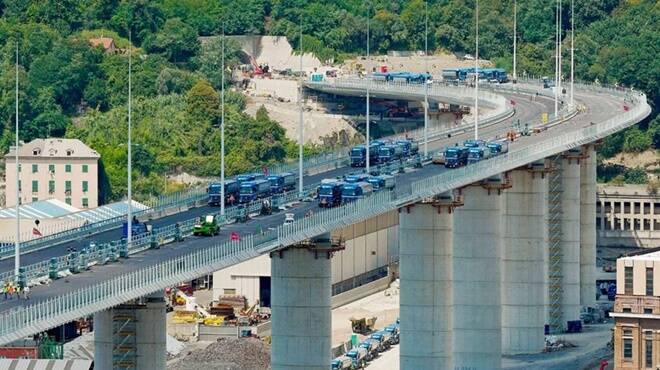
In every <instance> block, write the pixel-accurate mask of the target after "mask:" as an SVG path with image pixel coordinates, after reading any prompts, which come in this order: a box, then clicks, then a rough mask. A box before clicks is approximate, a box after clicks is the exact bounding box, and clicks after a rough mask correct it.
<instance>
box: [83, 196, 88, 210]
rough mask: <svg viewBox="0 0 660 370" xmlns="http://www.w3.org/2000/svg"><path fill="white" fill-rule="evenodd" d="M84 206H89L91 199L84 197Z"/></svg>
mask: <svg viewBox="0 0 660 370" xmlns="http://www.w3.org/2000/svg"><path fill="white" fill-rule="evenodd" d="M82 206H83V208H87V207H89V199H87V198H82Z"/></svg>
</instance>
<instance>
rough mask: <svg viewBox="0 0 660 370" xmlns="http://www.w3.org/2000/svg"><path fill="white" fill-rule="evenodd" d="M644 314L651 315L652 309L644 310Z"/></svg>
mask: <svg viewBox="0 0 660 370" xmlns="http://www.w3.org/2000/svg"><path fill="white" fill-rule="evenodd" d="M644 313H645V314H647V315H651V314H652V313H653V309H652V308H645V309H644Z"/></svg>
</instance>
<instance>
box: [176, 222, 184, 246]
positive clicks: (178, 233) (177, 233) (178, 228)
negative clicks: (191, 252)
mask: <svg viewBox="0 0 660 370" xmlns="http://www.w3.org/2000/svg"><path fill="white" fill-rule="evenodd" d="M174 240H175V241H176V242H180V241H182V240H183V237H182V236H181V225H179V223H178V222H177V223H175V224H174Z"/></svg>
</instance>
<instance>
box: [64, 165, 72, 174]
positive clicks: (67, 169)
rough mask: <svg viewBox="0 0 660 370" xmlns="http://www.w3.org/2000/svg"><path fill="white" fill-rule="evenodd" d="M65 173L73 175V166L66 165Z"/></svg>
mask: <svg viewBox="0 0 660 370" xmlns="http://www.w3.org/2000/svg"><path fill="white" fill-rule="evenodd" d="M64 172H66V173H71V165H70V164H65V165H64Z"/></svg>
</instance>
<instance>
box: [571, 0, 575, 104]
mask: <svg viewBox="0 0 660 370" xmlns="http://www.w3.org/2000/svg"><path fill="white" fill-rule="evenodd" d="M574 42H575V1H574V0H571V106H573V104H575V100H574V98H573V82H574V77H575V75H574V73H575V45H574Z"/></svg>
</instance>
